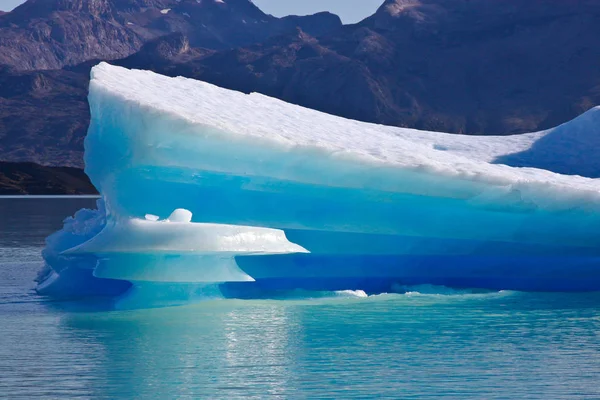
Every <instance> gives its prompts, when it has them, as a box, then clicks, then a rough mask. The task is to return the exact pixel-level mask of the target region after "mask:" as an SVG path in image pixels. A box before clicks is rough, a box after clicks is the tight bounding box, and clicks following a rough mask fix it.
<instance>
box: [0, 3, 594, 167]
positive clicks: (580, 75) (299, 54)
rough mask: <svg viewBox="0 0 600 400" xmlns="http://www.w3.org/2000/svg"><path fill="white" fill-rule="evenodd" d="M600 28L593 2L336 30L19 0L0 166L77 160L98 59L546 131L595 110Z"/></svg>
mask: <svg viewBox="0 0 600 400" xmlns="http://www.w3.org/2000/svg"><path fill="white" fill-rule="evenodd" d="M36 5H38V7H34V6H36ZM188 16H189V17H188ZM61 32H63V33H64V34H63V33H61ZM599 35H600V3H599V2H597V1H595V0H572V1H569V2H564V1H562V0H536V1H529V2H525V1H520V0H387V1H385V2H384V3H383V4H382V6H381V7H380V8H379V9H378V11H377V12H376V13H375V14H374V15H372V16H370V17H369V18H366V19H365V20H363V21H361V22H360V23H358V24H353V25H346V26H341V25H340V22H339V18H337V17H335V16H333V15H331V14H327V13H322V14H317V15H314V16H308V17H287V18H275V17H272V16H269V15H266V14H264V13H263V12H262V11H260V10H259V9H258V8H256V7H255V6H254V5H253V4H252V3H251V2H250V1H249V0H223V2H221V1H214V0H202V1H200V2H197V1H196V0H191V1H188V0H181V1H177V0H118V1H117V0H95V1H91V0H29V1H28V2H27V3H25V4H24V5H22V6H20V7H18V8H17V9H15V10H14V11H13V12H11V13H8V14H5V15H3V16H0V63H2V64H4V65H5V66H4V67H2V68H0V149H2V150H1V151H0V159H3V160H9V161H34V162H37V163H42V164H47V165H68V166H75V167H81V166H82V157H81V155H82V151H83V146H82V143H83V137H84V136H85V132H86V128H87V124H88V118H89V111H88V110H87V103H86V99H85V96H86V90H87V81H88V75H89V68H90V67H91V66H92V65H94V64H95V63H97V62H98V61H99V60H111V62H112V63H114V64H118V65H123V66H127V67H130V68H142V69H151V70H154V71H157V72H160V73H163V74H166V75H171V76H176V75H183V76H187V77H192V78H196V79H201V80H205V81H207V82H211V83H214V84H217V85H219V86H223V87H226V88H230V89H235V90H240V91H244V92H253V91H256V92H261V93H264V94H267V95H269V96H273V97H277V98H280V99H283V100H285V101H288V102H291V103H295V104H300V105H303V106H306V107H310V108H315V109H317V110H320V111H325V112H328V113H332V114H336V115H341V116H344V117H347V118H353V119H358V120H362V121H368V122H375V123H382V124H389V125H397V126H405V127H412V128H419V129H427V130H438V131H445V132H454V133H461V134H500V135H506V134H518V133H523V132H528V131H536V130H542V129H546V128H550V127H553V126H556V125H559V124H560V123H563V122H565V121H568V120H571V119H573V118H575V117H576V116H577V115H579V114H581V113H583V112H585V111H586V110H588V109H590V108H591V107H593V106H594V105H596V104H600V69H598V68H597V66H598V65H600V47H599V46H596V43H595V42H596V38H597V37H600V36H599ZM9 38H18V40H16V39H11V40H9ZM2 46H4V47H2Z"/></svg>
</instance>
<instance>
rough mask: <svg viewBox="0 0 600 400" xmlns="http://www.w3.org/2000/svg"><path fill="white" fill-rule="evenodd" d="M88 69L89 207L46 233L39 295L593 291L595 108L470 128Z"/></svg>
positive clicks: (125, 297) (127, 302)
mask: <svg viewBox="0 0 600 400" xmlns="http://www.w3.org/2000/svg"><path fill="white" fill-rule="evenodd" d="M91 78H92V79H91V83H90V91H89V102H90V107H91V113H92V120H91V124H90V127H89V132H88V136H87V138H86V142H85V146H86V151H85V163H86V173H87V174H88V175H89V177H90V178H91V180H92V182H93V183H94V185H95V186H96V188H98V190H99V191H100V193H101V195H102V199H101V200H99V203H98V209H97V210H82V211H79V212H78V213H77V214H76V215H75V216H74V217H73V218H69V219H67V220H66V221H65V226H64V229H63V230H61V231H60V232H57V233H55V234H54V235H52V236H50V237H49V238H48V240H47V248H46V249H45V250H44V253H43V255H44V259H45V261H46V267H45V269H44V271H43V272H42V273H41V278H40V284H39V286H38V292H39V293H40V294H43V295H49V296H57V297H64V298H69V297H94V296H104V297H110V298H113V299H114V305H115V307H117V308H130V307H151V306H162V305H174V304H184V303H187V302H190V301H195V300H198V299H204V298H213V297H253V296H259V297H260V296H262V295H264V293H268V292H272V291H285V290H314V291H341V290H362V291H365V292H367V293H374V292H386V291H393V290H395V288H398V287H404V286H406V285H423V284H430V285H444V286H451V287H469V288H483V289H494V290H496V289H512V290H535V291H589V290H598V289H600V267H599V261H600V258H599V256H600V246H599V245H600V235H598V233H599V231H600V180H597V179H591V178H588V177H583V176H578V175H577V174H587V175H588V176H596V175H595V174H596V173H597V172H598V169H599V168H597V166H596V164H597V160H596V158H595V156H593V154H594V151H595V150H596V149H597V147H598V146H597V143H596V141H595V140H596V139H595V138H596V137H598V135H597V134H596V133H598V132H597V131H598V130H599V128H598V127H599V126H600V125H599V124H598V122H600V109H598V108H596V109H592V110H590V111H588V112H587V113H586V114H584V115H583V116H581V117H579V118H578V119H576V120H574V121H571V122H569V123H566V124H564V125H562V126H560V127H558V128H555V129H551V130H549V131H544V132H536V133H531V134H525V135H519V136H509V137H495V136H489V137H470V136H457V135H450V134H444V133H438V132H425V131H417V130H412V129H405V128H397V127H388V126H379V125H374V124H368V123H363V122H357V121H352V120H347V119H344V118H340V117H335V116H331V115H327V114H324V113H320V112H317V111H314V110H310V109H306V108H303V107H299V106H296V105H292V104H287V103H285V102H283V101H280V100H276V99H273V98H269V97H266V96H263V95H260V94H254V93H253V94H250V95H246V94H243V93H238V92H234V91H229V90H226V89H222V88H219V87H216V86H213V85H210V84H207V83H204V82H200V81H195V80H191V79H186V78H180V77H179V78H170V77H165V76H161V75H157V74H155V73H152V72H148V71H134V70H128V69H124V68H120V67H114V66H111V65H109V64H106V63H101V64H99V65H98V66H96V67H94V68H93V70H92V76H91ZM569 132H574V135H573V136H574V137H573V140H572V141H571V142H569V140H568V139H569ZM553 138H557V139H556V140H555V143H553ZM562 152H565V153H568V154H569V156H568V157H565V159H564V162H562V163H561V162H560V160H561V154H562ZM500 163H504V164H500ZM506 164H512V165H516V167H515V166H510V165H506ZM521 164H522V165H526V167H521ZM543 168H547V169H543ZM551 170H554V171H559V172H561V174H559V173H556V172H552V171H551ZM582 171H583V172H582ZM566 174H571V175H566Z"/></svg>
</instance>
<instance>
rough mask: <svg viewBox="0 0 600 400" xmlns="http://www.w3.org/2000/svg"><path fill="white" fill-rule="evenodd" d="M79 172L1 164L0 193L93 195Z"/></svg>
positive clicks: (18, 164)
mask: <svg viewBox="0 0 600 400" xmlns="http://www.w3.org/2000/svg"><path fill="white" fill-rule="evenodd" d="M96 193H97V192H96V189H95V188H94V186H93V185H92V183H91V182H90V180H89V178H88V177H87V175H86V174H85V173H84V172H83V170H81V169H77V168H68V167H44V166H41V165H38V164H33V163H6V162H0V194H2V195H25V194H31V195H43V194H46V195H48V194H96Z"/></svg>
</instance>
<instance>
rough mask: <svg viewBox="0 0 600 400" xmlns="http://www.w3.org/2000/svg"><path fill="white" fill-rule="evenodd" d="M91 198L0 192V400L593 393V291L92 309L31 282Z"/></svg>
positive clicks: (599, 357) (597, 303) (439, 291)
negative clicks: (47, 250)
mask: <svg viewBox="0 0 600 400" xmlns="http://www.w3.org/2000/svg"><path fill="white" fill-rule="evenodd" d="M93 204H94V200H90V199H0V398H6V399H21V398H23V399H31V398H83V399H85V398H93V399H121V398H122V399H133V398H136V399H175V398H177V399H197V398H211V399H212V398H226V399H233V398H286V399H287V398H336V399H349V398H374V397H388V398H419V399H423V398H438V397H446V398H456V399H465V398H486V399H490V398H505V399H514V398H539V399H561V398H573V399H581V398H590V399H598V398H600V383H599V382H600V294H598V293H588V294H529V293H518V292H494V293H486V294H469V293H468V292H455V291H450V290H445V289H443V288H424V289H420V291H421V292H422V293H421V294H419V293H409V294H405V295H395V294H390V295H380V296H372V297H369V298H360V297H354V296H351V295H348V296H345V297H340V296H338V297H333V296H332V297H330V298H329V297H326V298H314V299H313V298H311V297H312V296H311V294H297V295H296V296H295V297H294V298H293V299H291V298H290V299H286V300H269V301H266V300H261V301H250V300H244V301H242V300H221V301H211V302H206V303H202V304H199V305H195V306H189V307H180V308H166V309H158V310H139V311H119V312H114V311H113V312H90V311H84V310H78V309H77V308H76V307H75V306H76V304H65V303H56V302H51V301H49V300H47V299H44V298H41V297H38V296H37V295H36V294H35V292H34V291H33V288H34V279H35V277H36V274H37V272H38V270H39V269H40V264H41V260H40V254H39V253H40V251H41V249H42V247H43V242H44V237H45V236H46V235H48V234H49V233H51V232H53V231H54V230H56V229H58V228H60V226H61V221H62V219H63V218H64V217H65V216H67V215H70V214H72V213H73V212H74V211H76V210H77V209H79V208H81V207H91V206H93Z"/></svg>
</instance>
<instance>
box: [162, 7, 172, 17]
mask: <svg viewBox="0 0 600 400" xmlns="http://www.w3.org/2000/svg"><path fill="white" fill-rule="evenodd" d="M169 11H171V9H170V8H165V9H164V10H160V13H161V14H165V15H166V14H168V13H169Z"/></svg>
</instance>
